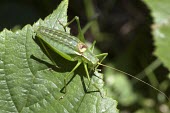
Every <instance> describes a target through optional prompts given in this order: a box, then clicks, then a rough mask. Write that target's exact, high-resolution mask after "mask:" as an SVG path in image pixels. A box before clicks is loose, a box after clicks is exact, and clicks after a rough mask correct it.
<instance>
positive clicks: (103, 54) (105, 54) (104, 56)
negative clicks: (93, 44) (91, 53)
mask: <svg viewBox="0 0 170 113" xmlns="http://www.w3.org/2000/svg"><path fill="white" fill-rule="evenodd" d="M107 55H108V53H102V54H99V55H96V57H101V56H103V58H102V59H101V60H100V61H99V62H98V65H97V66H96V67H95V69H97V68H98V66H99V65H100V64H101V63H102V61H103V60H104V59H105V58H106V57H107Z"/></svg>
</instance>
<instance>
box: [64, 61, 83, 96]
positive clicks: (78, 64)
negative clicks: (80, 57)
mask: <svg viewBox="0 0 170 113" xmlns="http://www.w3.org/2000/svg"><path fill="white" fill-rule="evenodd" d="M81 63H82V62H81V61H78V63H77V64H76V66H75V67H74V68H73V69H72V70H71V71H70V72H69V73H68V74H67V75H66V77H65V78H64V89H65V90H64V93H65V94H66V93H67V78H68V77H69V76H70V75H71V73H73V72H74V71H75V70H76V69H77V68H78V67H79V66H80V64H81Z"/></svg>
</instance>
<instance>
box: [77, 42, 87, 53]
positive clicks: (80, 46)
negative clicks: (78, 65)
mask: <svg viewBox="0 0 170 113" xmlns="http://www.w3.org/2000/svg"><path fill="white" fill-rule="evenodd" d="M78 50H79V51H80V53H83V52H85V51H86V50H87V46H86V45H85V44H83V43H79V44H78Z"/></svg>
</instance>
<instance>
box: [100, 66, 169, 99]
mask: <svg viewBox="0 0 170 113" xmlns="http://www.w3.org/2000/svg"><path fill="white" fill-rule="evenodd" d="M98 65H101V66H103V67H107V68H110V69H113V70H115V71H117V72H120V73H123V74H125V75H128V76H130V77H132V78H134V79H136V80H138V81H140V82H142V83H144V84H146V85H148V86H149V87H151V88H153V89H155V90H156V91H158V92H160V93H161V94H163V95H164V96H165V97H166V98H167V100H168V101H170V99H169V98H168V96H167V95H166V94H165V93H164V92H162V91H161V90H159V89H158V88H156V87H154V86H152V85H150V84H149V83H147V82H145V81H143V80H141V79H139V78H138V77H135V76H133V75H131V74H129V73H126V72H124V71H121V70H119V69H116V68H113V67H111V66H108V65H104V64H101V63H98Z"/></svg>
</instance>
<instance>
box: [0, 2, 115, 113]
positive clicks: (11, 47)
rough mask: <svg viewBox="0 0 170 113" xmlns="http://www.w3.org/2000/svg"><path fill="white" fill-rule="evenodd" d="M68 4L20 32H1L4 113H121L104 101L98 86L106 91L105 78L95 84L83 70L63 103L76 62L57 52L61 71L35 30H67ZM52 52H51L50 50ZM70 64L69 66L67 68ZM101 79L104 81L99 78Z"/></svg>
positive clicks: (111, 102)
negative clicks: (37, 37)
mask: <svg viewBox="0 0 170 113" xmlns="http://www.w3.org/2000/svg"><path fill="white" fill-rule="evenodd" d="M67 7H68V0H64V1H62V2H61V4H60V5H59V6H58V8H57V9H56V10H55V11H54V12H53V13H52V14H51V15H49V16H48V17H46V18H45V19H44V21H43V20H41V19H40V20H39V21H38V22H36V23H35V24H34V25H33V27H32V26H31V25H26V26H25V27H24V28H23V29H22V30H18V31H16V32H12V31H9V30H7V29H4V30H3V31H2V32H0V88H1V91H0V113H7V112H13V113H80V112H81V113H101V112H104V113H117V112H118V110H117V108H116V107H117V102H116V101H115V100H113V99H111V98H109V97H106V96H105V97H104V98H102V97H101V95H100V93H99V92H94V91H96V90H97V89H96V88H95V87H94V86H93V85H91V84H92V83H95V84H96V85H97V86H98V87H99V88H100V89H101V91H102V93H105V92H104V89H103V80H102V79H100V78H102V74H101V73H98V72H95V73H96V74H95V75H96V76H93V75H92V79H91V84H90V85H89V84H88V80H87V77H86V74H85V71H84V69H83V66H81V67H80V68H79V69H77V70H76V71H75V72H74V74H72V77H70V78H69V79H68V85H67V91H68V92H67V94H66V95H65V96H64V98H63V99H61V98H60V97H62V96H63V93H62V90H63V87H64V77H65V76H66V75H67V74H68V73H69V71H71V69H72V68H73V67H74V65H75V64H76V62H69V61H67V60H65V59H64V58H62V57H61V56H59V55H57V54H56V53H54V52H51V53H53V54H54V58H55V59H56V63H57V64H58V66H59V68H57V67H55V66H53V64H52V62H51V61H50V59H49V58H48V57H47V56H46V55H45V54H44V52H43V49H42V48H41V47H40V46H39V43H38V42H37V40H36V39H35V35H36V34H35V33H34V30H35V29H37V26H39V25H42V26H46V27H51V28H54V29H60V30H63V27H62V26H61V25H60V24H59V22H58V20H59V21H60V22H61V23H62V24H66V23H67ZM49 51H51V50H49ZM66 64H67V65H66ZM99 77H100V78H99Z"/></svg>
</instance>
